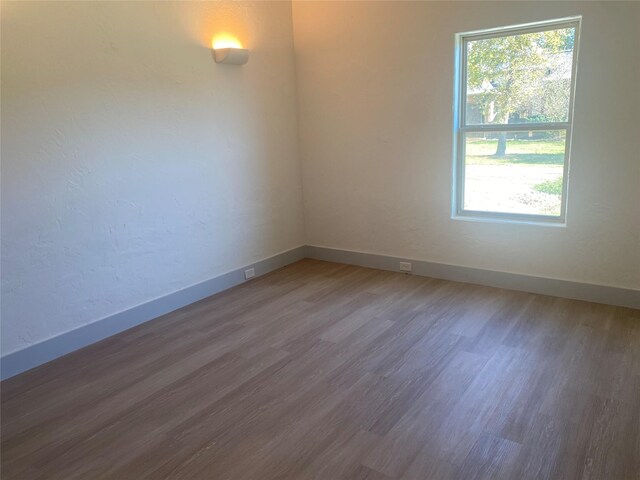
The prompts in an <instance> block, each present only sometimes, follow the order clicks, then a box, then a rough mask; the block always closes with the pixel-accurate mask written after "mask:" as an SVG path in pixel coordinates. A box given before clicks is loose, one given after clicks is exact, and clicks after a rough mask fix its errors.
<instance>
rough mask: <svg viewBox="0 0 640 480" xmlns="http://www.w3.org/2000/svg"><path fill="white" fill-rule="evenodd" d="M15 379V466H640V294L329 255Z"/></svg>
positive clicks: (282, 474) (624, 475)
mask: <svg viewBox="0 0 640 480" xmlns="http://www.w3.org/2000/svg"><path fill="white" fill-rule="evenodd" d="M0 394H1V422H2V431H1V465H0V467H1V468H2V478H3V479H19V480H23V479H28V480H32V479H33V480H36V479H47V480H51V479H65V480H66V479H85V478H91V479H95V480H98V479H105V480H106V479H117V480H123V479H125V480H128V479H136V480H137V479H144V478H148V479H152V480H158V479H163V478H170V479H172V480H175V479H212V478H222V479H249V480H252V479H260V480H265V479H276V478H278V479H296V480H305V479H327V480H339V479H351V480H357V479H373V480H376V479H378V480H388V479H393V478H395V479H400V478H403V479H407V480H411V479H426V480H428V479H434V480H447V479H464V480H467V479H471V478H518V479H558V480H570V479H586V478H589V479H614V480H639V479H640V476H639V474H638V472H640V400H639V399H640V311H637V310H631V309H626V308H619V307H612V306H607V305H597V304H591V303H587V302H579V301H574V300H567V299H560V298H554V297H549V296H540V295H533V294H528V293H523V292H514V291H509V290H504V289H493V288H489V287H484V286H477V285H470V284H460V283H455V282H448V281H445V280H438V279H431V278H423V277H416V276H411V275H404V274H399V273H393V272H386V271H378V270H372V269H367V268H363V267H353V266H347V265H340V264H334V263H328V262H322V261H317V260H303V261H300V262H297V263H295V264H292V265H290V266H288V267H285V268H283V269H280V270H278V271H275V272H272V273H270V274H268V275H265V276H263V277H260V278H258V279H255V280H252V281H251V282H247V283H245V284H243V285H241V286H239V287H236V288H233V289H230V290H228V291H225V292H222V293H220V294H218V295H215V296H213V297H210V298H207V299H204V300H202V301H199V302H197V303H195V304H193V305H189V306H188V307H185V308H183V309H180V310H178V311H176V312H172V313H170V314H168V315H164V316H162V317H160V318H158V319H156V320H154V321H151V322H147V323H145V324H142V325H139V326H137V327H135V328H133V329H131V330H128V331H126V332H123V333H121V334H119V335H116V336H114V337H111V338H108V339H106V340H104V341H102V342H99V343H97V344H95V345H91V346H89V347H87V348H84V349H82V350H80V351H77V352H74V353H72V354H70V355H67V356H65V357H63V358H60V359H58V360H55V361H53V362H50V363H49V364H46V365H43V366H41V367H38V368H36V369H34V370H32V371H30V372H26V373H24V374H22V375H18V376H16V377H14V378H12V379H9V380H7V381H4V382H2V384H1V385H0Z"/></svg>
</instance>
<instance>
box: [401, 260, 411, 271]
mask: <svg viewBox="0 0 640 480" xmlns="http://www.w3.org/2000/svg"><path fill="white" fill-rule="evenodd" d="M400 271H401V272H411V263H409V262H400Z"/></svg>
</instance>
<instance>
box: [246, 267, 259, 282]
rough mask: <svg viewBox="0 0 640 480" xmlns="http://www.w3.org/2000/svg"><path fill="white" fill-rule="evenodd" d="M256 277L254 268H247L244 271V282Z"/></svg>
mask: <svg viewBox="0 0 640 480" xmlns="http://www.w3.org/2000/svg"><path fill="white" fill-rule="evenodd" d="M255 276H256V270H255V268H247V269H246V270H245V271H244V279H245V280H249V279H250V278H253V277H255Z"/></svg>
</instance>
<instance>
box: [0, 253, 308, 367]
mask: <svg viewBox="0 0 640 480" xmlns="http://www.w3.org/2000/svg"><path fill="white" fill-rule="evenodd" d="M304 252H305V247H304V246H301V247H297V248H294V249H292V250H288V251H286V252H283V253H280V254H278V255H274V256H273V257H269V258H267V259H265V260H261V261H258V262H256V263H252V264H250V265H247V266H245V267H242V268H239V269H237V270H233V271H231V272H228V273H225V274H223V275H220V276H217V277H215V278H211V279H209V280H205V281H204V282H202V283H198V284H196V285H192V286H190V287H187V288H184V289H182V290H178V291H177V292H173V293H170V294H168V295H165V296H164V297H160V298H157V299H154V300H151V301H149V302H147V303H143V304H142V305H138V306H135V307H133V308H130V309H128V310H125V311H123V312H119V313H116V314H114V315H110V316H108V317H105V318H102V319H100V320H97V321H95V322H92V323H89V324H87V325H83V326H82V327H79V328H76V329H75V330H71V331H69V332H65V333H63V334H60V335H58V336H56V337H53V338H49V339H47V340H44V341H42V342H39V343H36V344H34V345H30V346H28V347H27V348H24V349H22V350H18V351H16V352H12V353H9V354H7V355H4V356H3V357H2V358H1V359H0V377H1V379H2V380H4V379H6V378H9V377H13V376H14V375H17V374H19V373H22V372H25V371H27V370H30V369H32V368H35V367H37V366H38V365H42V364H43V363H47V362H49V361H51V360H53V359H55V358H58V357H61V356H63V355H66V354H67V353H71V352H73V351H75V350H78V349H80V348H83V347H86V346H87V345H90V344H92V343H95V342H98V341H100V340H103V339H105V338H107V337H110V336H112V335H115V334H116V333H120V332H122V331H124V330H128V329H129V328H132V327H135V326H136V325H140V324H141V323H144V322H148V321H149V320H153V319H154V318H157V317H159V316H161V315H164V314H166V313H169V312H172V311H174V310H177V309H179V308H182V307H184V306H186V305H189V304H191V303H194V302H197V301H198V300H202V299H203V298H206V297H209V296H211V295H214V294H216V293H219V292H221V291H223V290H226V289H228V288H231V287H234V286H236V285H239V284H241V283H243V282H245V279H244V270H245V269H247V268H251V267H253V268H254V269H255V273H256V277H257V276H260V275H264V274H265V273H268V272H271V271H273V270H276V269H278V268H281V267H284V266H285V265H288V264H290V263H293V262H297V261H298V260H301V259H303V258H304Z"/></svg>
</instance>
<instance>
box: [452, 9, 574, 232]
mask: <svg viewBox="0 0 640 480" xmlns="http://www.w3.org/2000/svg"><path fill="white" fill-rule="evenodd" d="M581 24H582V17H581V16H575V17H568V18H562V19H558V20H546V21H542V22H534V23H527V24H521V25H515V26H505V27H498V28H493V29H487V30H477V31H472V32H464V33H458V34H456V36H455V40H456V41H455V68H454V74H455V80H454V89H455V95H454V103H453V112H454V115H453V117H454V124H453V138H454V141H453V168H452V173H453V182H452V195H451V199H452V206H451V218H452V219H454V220H459V219H467V218H478V219H482V220H483V221H496V222H513V223H528V224H532V225H540V226H546V225H553V226H556V225H561V226H565V225H566V219H567V197H568V187H569V165H570V157H571V140H572V134H573V111H574V103H575V87H576V73H577V66H578V50H579V44H580V28H581ZM561 28H575V35H574V44H573V58H572V65H571V85H570V91H569V111H568V113H567V121H566V122H544V123H542V122H541V123H514V124H509V123H507V124H467V121H466V115H467V111H466V110H467V108H466V91H467V43H468V42H469V41H476V40H482V39H487V38H498V37H504V36H509V35H520V34H526V33H533V32H542V31H549V30H557V29H561ZM549 130H564V132H565V148H564V163H563V174H562V194H561V196H560V201H561V204H560V215H557V216H556V215H531V214H523V213H510V212H493V211H476V210H467V209H465V208H464V194H465V185H464V181H465V156H466V152H465V149H466V134H469V133H478V132H521V131H549Z"/></svg>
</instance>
